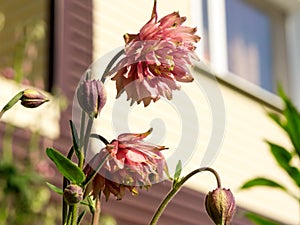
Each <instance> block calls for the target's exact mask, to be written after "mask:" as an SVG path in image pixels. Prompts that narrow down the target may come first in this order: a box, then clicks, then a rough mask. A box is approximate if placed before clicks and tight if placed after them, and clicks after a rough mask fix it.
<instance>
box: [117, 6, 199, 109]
mask: <svg viewBox="0 0 300 225" xmlns="http://www.w3.org/2000/svg"><path fill="white" fill-rule="evenodd" d="M185 20H186V17H181V16H180V15H179V13H178V12H174V13H171V14H168V15H166V16H165V17H163V18H161V19H160V20H159V21H158V18H157V11H156V1H154V7H153V11H152V16H151V19H150V20H149V21H148V22H147V23H146V24H145V25H144V26H143V27H142V28H141V30H140V32H139V33H138V34H125V35H124V39H125V44H126V45H125V57H124V58H123V59H121V60H120V62H119V63H118V65H117V66H116V69H115V70H113V72H115V71H117V73H116V74H115V76H114V77H113V78H112V79H113V80H115V81H116V87H117V97H118V96H119V95H120V94H121V93H122V92H123V91H126V93H127V97H128V99H131V100H132V103H134V102H137V103H140V102H143V103H144V105H145V106H147V105H149V104H150V102H151V100H153V102H155V101H157V100H158V99H159V98H160V97H161V96H163V97H165V98H167V99H171V98H172V91H173V90H179V89H180V85H179V84H178V81H179V82H191V81H193V77H192V75H191V73H190V71H189V65H191V64H192V62H191V59H192V58H194V59H197V57H196V55H195V54H194V50H195V46H194V43H196V42H198V41H199V40H200V37H199V36H197V35H195V32H196V28H191V27H187V26H182V24H183V23H184V22H185Z"/></svg>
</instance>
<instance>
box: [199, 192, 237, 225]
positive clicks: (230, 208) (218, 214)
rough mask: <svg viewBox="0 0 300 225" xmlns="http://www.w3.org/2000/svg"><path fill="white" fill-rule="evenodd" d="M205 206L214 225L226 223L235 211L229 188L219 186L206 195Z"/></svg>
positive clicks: (226, 224)
mask: <svg viewBox="0 0 300 225" xmlns="http://www.w3.org/2000/svg"><path fill="white" fill-rule="evenodd" d="M205 208H206V211H207V213H208V215H209V217H210V218H211V219H212V220H213V221H214V223H215V224H216V225H228V224H229V223H230V220H231V218H232V216H233V214H234V211H235V200H234V196H233V194H232V193H231V191H230V190H229V189H225V188H220V187H219V188H217V189H215V190H213V191H211V192H209V193H208V194H207V195H206V198H205Z"/></svg>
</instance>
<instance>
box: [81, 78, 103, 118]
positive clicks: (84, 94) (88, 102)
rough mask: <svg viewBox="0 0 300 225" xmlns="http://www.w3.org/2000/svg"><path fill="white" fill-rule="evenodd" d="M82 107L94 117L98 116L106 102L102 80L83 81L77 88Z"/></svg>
mask: <svg viewBox="0 0 300 225" xmlns="http://www.w3.org/2000/svg"><path fill="white" fill-rule="evenodd" d="M77 99H78V102H79V105H80V106H81V108H82V109H83V110H84V111H85V112H86V113H87V114H88V115H89V116H90V117H91V118H92V117H95V118H97V116H98V114H99V112H100V111H101V109H102V108H103V106H104V105H105V102H106V92H105V89H104V86H103V83H102V82H101V81H100V80H85V81H82V82H81V83H80V85H79V87H78V90H77Z"/></svg>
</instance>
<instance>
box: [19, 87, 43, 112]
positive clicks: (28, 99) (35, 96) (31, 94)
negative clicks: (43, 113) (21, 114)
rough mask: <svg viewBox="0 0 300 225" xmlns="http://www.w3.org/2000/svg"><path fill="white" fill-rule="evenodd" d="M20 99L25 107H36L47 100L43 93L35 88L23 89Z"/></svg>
mask: <svg viewBox="0 0 300 225" xmlns="http://www.w3.org/2000/svg"><path fill="white" fill-rule="evenodd" d="M20 100H21V104H22V105H23V106H24V107H26V108H36V107H38V106H40V105H42V104H43V103H45V102H48V101H49V99H48V98H46V96H45V95H43V94H42V93H41V92H39V91H37V90H35V89H26V90H24V91H23V95H22V97H21V98H20Z"/></svg>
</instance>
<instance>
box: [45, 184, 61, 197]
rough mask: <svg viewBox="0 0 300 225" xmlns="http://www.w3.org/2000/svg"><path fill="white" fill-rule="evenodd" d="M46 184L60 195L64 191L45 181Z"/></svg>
mask: <svg viewBox="0 0 300 225" xmlns="http://www.w3.org/2000/svg"><path fill="white" fill-rule="evenodd" d="M46 184H47V186H48V187H49V188H50V189H51V190H52V191H54V192H56V193H57V194H59V195H62V194H63V193H64V191H63V190H62V189H61V188H58V187H56V186H55V185H53V184H50V183H48V182H46Z"/></svg>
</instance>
